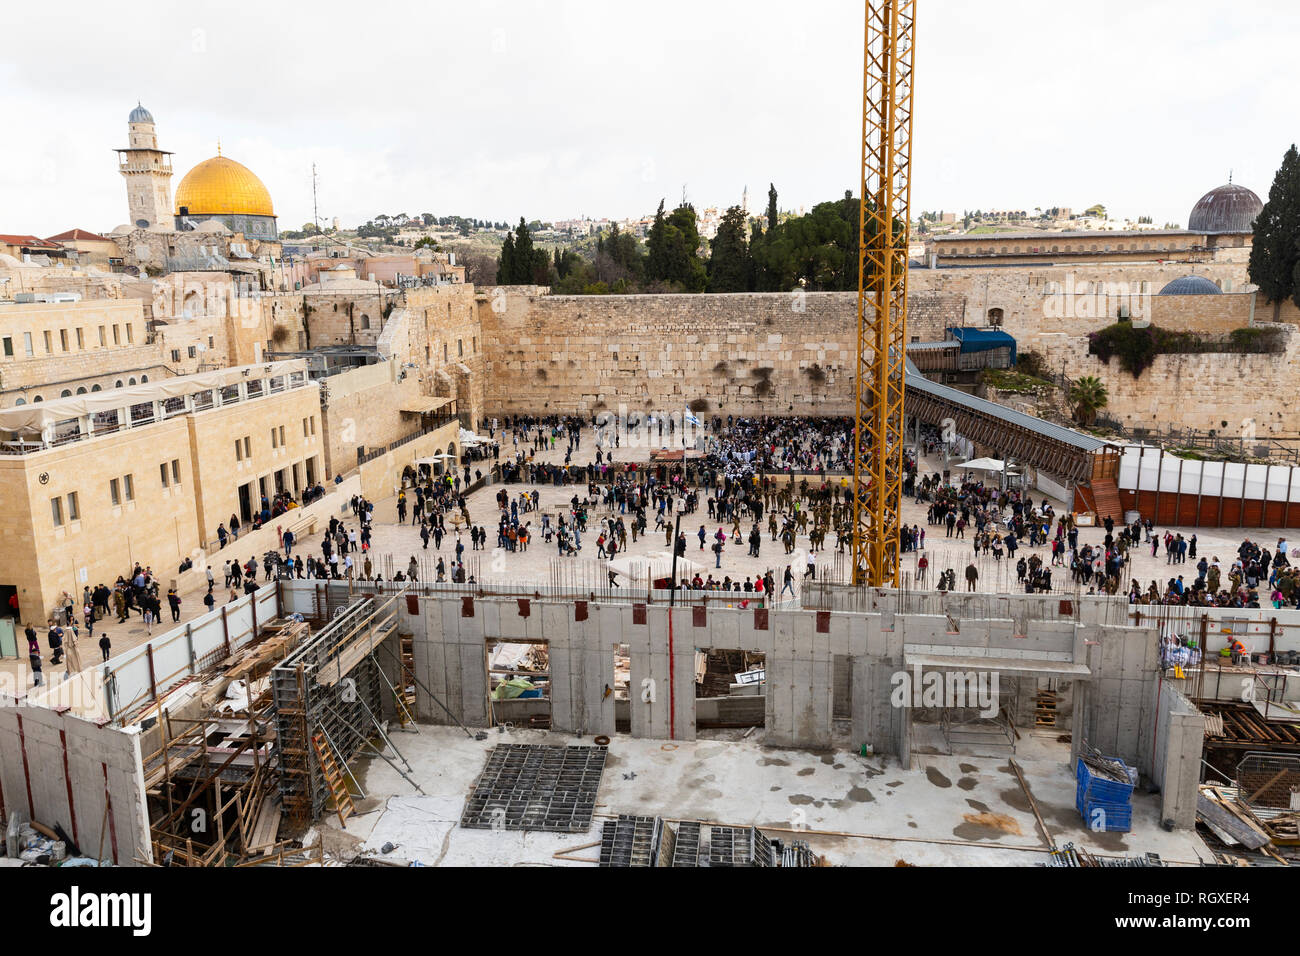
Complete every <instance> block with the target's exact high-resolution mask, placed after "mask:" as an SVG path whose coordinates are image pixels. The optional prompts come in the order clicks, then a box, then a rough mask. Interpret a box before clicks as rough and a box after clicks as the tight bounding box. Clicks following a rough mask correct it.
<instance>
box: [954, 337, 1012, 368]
mask: <svg viewBox="0 0 1300 956" xmlns="http://www.w3.org/2000/svg"><path fill="white" fill-rule="evenodd" d="M948 335H949V336H950V337H952V338H953V339H954V340H956V341H957V342H960V343H961V350H962V352H963V353H965V352H988V351H990V350H992V349H1005V348H1009V349H1011V364H1012V365H1015V364H1016V338H1015V336H1014V335H1011V334H1010V333H1008V332H1003V331H1002V330H1001V329H970V328H950V329H948Z"/></svg>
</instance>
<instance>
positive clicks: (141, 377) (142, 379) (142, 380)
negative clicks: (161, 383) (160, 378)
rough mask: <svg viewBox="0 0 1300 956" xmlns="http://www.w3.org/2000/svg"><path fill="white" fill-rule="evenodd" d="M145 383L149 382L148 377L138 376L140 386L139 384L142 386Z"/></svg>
mask: <svg viewBox="0 0 1300 956" xmlns="http://www.w3.org/2000/svg"><path fill="white" fill-rule="evenodd" d="M147 381H149V376H148V375H141V376H140V384H141V385H143V384H144V383H145V382H147Z"/></svg>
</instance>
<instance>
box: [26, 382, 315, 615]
mask: <svg viewBox="0 0 1300 956" xmlns="http://www.w3.org/2000/svg"><path fill="white" fill-rule="evenodd" d="M320 416H321V409H320V401H319V396H318V389H317V388H316V386H315V383H314V382H312V381H311V380H310V379H309V378H308V376H307V374H306V370H305V368H304V367H303V363H301V362H296V363H295V362H283V363H274V364H267V365H260V366H243V367H236V368H229V369H224V370H221V371H219V372H208V373H205V374H202V375H195V376H182V377H177V378H170V379H166V380H163V381H154V380H150V381H149V382H148V383H140V384H137V385H135V386H129V385H128V386H126V387H123V388H117V389H107V390H102V391H99V392H95V393H93V394H83V395H76V396H73V397H65V398H58V399H53V400H50V401H47V402H44V403H40V404H28V405H23V406H15V407H10V408H8V409H5V410H3V411H0V434H2V435H3V436H5V440H4V442H3V444H0V448H2V449H3V453H2V454H0V497H2V498H3V500H4V501H5V503H6V506H5V508H4V509H3V512H2V513H0V565H3V567H4V568H5V569H6V572H5V574H4V575H3V576H2V577H0V598H3V599H4V600H5V601H7V600H8V596H9V594H11V593H14V592H16V593H17V594H18V597H19V601H20V603H21V609H22V615H23V619H24V620H34V621H38V622H39V621H42V620H44V619H45V616H46V614H47V613H48V612H49V610H50V609H51V608H52V607H53V606H54V604H55V602H56V601H57V599H58V598H59V595H60V594H61V593H62V592H63V591H65V590H66V591H69V592H71V593H74V594H75V595H76V596H77V597H78V598H79V597H80V589H81V587H82V586H83V585H86V584H89V585H90V586H91V587H94V586H95V585H97V584H99V583H101V582H102V583H107V584H110V585H111V584H112V583H113V581H114V580H116V578H117V576H118V575H122V574H127V573H129V572H130V570H131V566H132V564H133V563H134V562H140V563H141V564H144V565H152V566H153V568H154V569H155V571H157V572H158V573H159V574H160V575H161V576H162V577H163V578H164V580H166V579H167V578H168V577H170V576H173V575H174V574H175V570H176V565H177V564H178V562H179V561H180V559H181V557H182V556H185V555H189V554H191V553H192V552H194V551H195V549H199V548H205V547H207V546H208V545H210V544H212V543H213V542H214V541H215V538H216V537H217V526H218V525H220V524H221V523H222V522H224V521H226V520H228V519H229V517H230V515H231V514H232V513H233V514H238V515H239V516H240V519H241V521H245V522H246V521H248V520H250V519H251V517H252V515H253V512H254V510H255V509H258V508H260V501H261V499H262V498H263V497H266V498H268V499H269V498H270V497H272V496H274V495H275V494H276V493H278V492H282V491H288V492H290V493H293V494H295V495H298V494H301V492H302V491H303V490H305V489H306V488H308V487H310V486H312V485H314V484H316V483H317V482H323V481H324V480H325V478H326V472H325V468H324V451H323V436H324V428H323V424H322V422H321V420H320Z"/></svg>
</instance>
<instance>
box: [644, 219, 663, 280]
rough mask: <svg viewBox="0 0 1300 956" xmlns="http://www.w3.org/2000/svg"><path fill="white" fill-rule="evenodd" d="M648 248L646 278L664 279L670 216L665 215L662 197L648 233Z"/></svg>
mask: <svg viewBox="0 0 1300 956" xmlns="http://www.w3.org/2000/svg"><path fill="white" fill-rule="evenodd" d="M646 250H647V254H646V269H645V273H646V278H647V279H649V280H650V281H652V282H654V281H657V280H659V279H662V278H663V277H664V276H666V275H667V274H668V217H667V216H665V215H664V201H663V200H662V199H661V200H659V209H658V211H656V212H655V221H654V222H653V223H652V224H651V226H650V232H649V233H648V234H647V235H646Z"/></svg>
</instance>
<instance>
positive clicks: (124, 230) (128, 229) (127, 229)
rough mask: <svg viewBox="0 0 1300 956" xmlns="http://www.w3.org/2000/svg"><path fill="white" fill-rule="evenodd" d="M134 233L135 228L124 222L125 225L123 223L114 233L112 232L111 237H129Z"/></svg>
mask: <svg viewBox="0 0 1300 956" xmlns="http://www.w3.org/2000/svg"><path fill="white" fill-rule="evenodd" d="M134 231H135V226H132V225H129V224H127V223H125V222H124V223H122V225H120V226H118V227H117V228H116V229H114V230H113V231H112V232H110V233H109V235H110V236H125V235H128V234H129V233H132V232H134Z"/></svg>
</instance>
